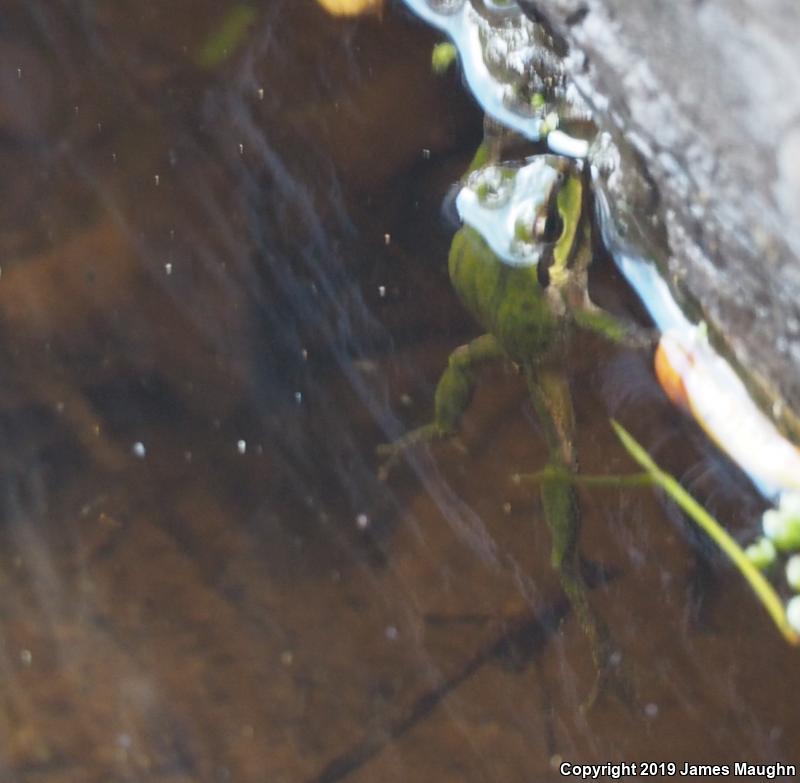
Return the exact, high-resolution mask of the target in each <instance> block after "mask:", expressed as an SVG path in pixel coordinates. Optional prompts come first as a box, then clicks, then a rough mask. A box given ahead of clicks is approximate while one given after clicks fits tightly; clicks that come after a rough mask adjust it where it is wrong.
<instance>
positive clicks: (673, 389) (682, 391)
mask: <svg viewBox="0 0 800 783" xmlns="http://www.w3.org/2000/svg"><path fill="white" fill-rule="evenodd" d="M686 361H687V362H691V358H690V357H689V356H688V355H687V356H686ZM653 363H654V365H655V370H656V377H657V378H658V382H659V383H660V384H661V388H662V389H663V390H664V393H665V394H666V395H667V397H669V398H670V400H672V402H673V403H674V404H675V405H677V406H678V407H680V408H683V410H685V411H687V412H691V406H690V404H689V395H688V393H687V392H686V386H684V384H683V368H680V367H675V366H674V365H673V364H672V363H671V362H670V357H669V355H668V354H667V351H666V349H665V348H664V344H663V341H659V343H658V348H657V349H656V355H655V358H654V359H653Z"/></svg>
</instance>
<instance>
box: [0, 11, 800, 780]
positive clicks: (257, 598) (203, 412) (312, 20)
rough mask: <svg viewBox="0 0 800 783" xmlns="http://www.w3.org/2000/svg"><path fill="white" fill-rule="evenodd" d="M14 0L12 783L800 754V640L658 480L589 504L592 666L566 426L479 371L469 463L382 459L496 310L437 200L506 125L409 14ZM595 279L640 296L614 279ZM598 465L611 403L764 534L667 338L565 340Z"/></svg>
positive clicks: (1, 538) (305, 776)
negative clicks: (550, 436) (547, 450)
mask: <svg viewBox="0 0 800 783" xmlns="http://www.w3.org/2000/svg"><path fill="white" fill-rule="evenodd" d="M254 7H255V9H256V11H257V17H256V19H255V22H254V24H253V26H252V27H251V29H250V32H249V33H248V35H247V36H246V37H245V39H244V41H243V42H242V43H241V45H239V46H238V47H235V49H234V50H233V51H231V52H230V56H228V57H227V58H226V59H224V60H223V62H222V63H221V64H219V65H215V66H214V67H207V66H203V65H202V64H201V62H202V59H203V58H202V56H201V55H200V54H199V53H201V52H203V51H205V50H204V47H205V46H206V44H207V42H208V41H209V39H212V38H213V37H214V35H215V33H216V32H217V31H218V29H219V27H220V24H221V21H222V19H223V17H224V16H225V13H226V11H227V10H229V9H227V8H224V7H222V4H220V3H218V2H212V1H211V0H203V1H202V2H199V1H198V0H193V2H188V0H178V1H176V2H172V3H168V4H167V3H162V4H157V5H148V4H144V6H143V4H141V3H137V2H133V1H132V0H125V1H124V2H117V3H112V4H96V5H95V4H90V3H62V2H41V1H40V2H34V3H27V2H26V3H21V2H19V3H18V2H13V1H12V0H9V2H7V3H6V4H5V6H4V8H3V10H2V11H0V106H1V107H2V108H0V165H2V171H3V177H2V182H1V183H0V187H2V189H3V193H2V199H0V221H2V224H1V226H0V264H1V265H2V277H1V278H0V334H2V341H1V342H0V350H1V351H2V360H3V379H2V397H1V398H0V400H1V401H2V407H0V430H1V431H2V436H3V440H2V451H0V457H2V465H3V471H2V495H1V496H0V497H2V528H1V529H0V583H1V584H2V588H3V589H2V591H0V618H2V625H1V626H0V633H1V634H2V635H0V665H1V666H2V675H3V688H2V691H0V697H1V699H2V700H1V701H0V779H2V780H3V781H5V780H8V781H42V782H46V783H55V782H56V781H59V782H61V781H65V782H66V781H88V782H91V781H112V780H113V781H117V780H119V781H128V780H130V781H150V780H153V781H173V782H175V783H177V781H245V782H247V781H270V783H277V782H278V781H286V782H288V783H294V782H295V781H334V780H342V779H348V780H352V781H383V782H384V783H386V782H387V781H407V780H418V781H437V783H440V782H441V781H450V780H452V781H504V782H505V781H534V780H544V779H547V778H548V776H549V775H551V773H550V769H551V765H552V764H553V761H554V759H557V758H558V757H561V758H563V759H565V760H568V761H573V762H603V761H610V760H619V761H622V760H624V761H633V760H655V761H674V762H676V763H678V764H679V765H680V764H682V762H683V761H695V762H714V761H717V762H731V761H733V760H747V761H752V762H762V763H763V762H777V761H783V762H794V763H797V762H798V761H800V749H798V746H797V741H796V736H797V732H798V729H800V717H798V712H797V709H796V707H797V705H796V696H795V694H796V693H797V691H798V686H800V665H799V662H798V658H797V654H796V653H794V652H792V651H790V650H788V649H787V648H786V647H785V646H784V644H783V642H782V641H781V639H780V638H779V636H778V635H777V633H776V632H775V631H774V630H773V629H772V627H771V626H770V624H769V621H768V620H767V618H766V616H765V615H764V614H763V612H762V611H761V610H760V608H759V607H758V606H757V605H756V603H755V601H754V600H753V599H752V597H751V596H750V595H749V593H748V590H747V588H746V587H745V586H744V585H743V584H742V582H741V580H740V579H739V577H738V576H737V574H735V573H733V572H732V571H731V569H730V568H729V567H728V566H727V565H726V563H725V562H724V561H722V560H721V559H720V558H719V557H718V556H717V555H716V554H715V553H714V551H713V550H712V549H711V548H710V547H709V546H708V545H706V544H704V543H703V542H702V541H700V540H699V538H698V537H697V536H696V535H695V534H694V533H693V532H692V530H691V529H690V528H689V526H688V525H687V524H686V523H684V522H683V520H682V519H681V517H680V515H679V514H677V512H675V511H674V509H672V508H671V507H669V506H668V505H666V504H665V503H664V502H663V501H662V500H661V499H660V498H659V497H658V496H656V495H654V494H653V493H652V492H651V491H638V492H637V491H630V490H629V491H625V492H621V491H617V490H593V491H591V492H584V493H583V495H582V498H583V503H584V516H585V529H584V534H583V549H584V552H585V554H586V556H587V557H588V558H590V559H591V560H592V561H594V562H597V563H601V564H603V565H605V566H606V567H607V568H608V571H609V574H610V576H609V578H608V580H606V581H604V582H603V584H602V585H600V586H598V587H597V588H596V589H595V590H594V592H593V596H592V599H593V601H594V603H595V605H596V606H597V608H598V609H599V610H600V611H602V612H603V614H604V616H605V617H606V619H607V621H608V622H609V624H610V626H611V627H612V629H613V632H614V634H615V636H616V638H617V640H618V642H619V644H620V647H621V649H622V650H623V651H624V655H625V659H626V660H627V662H628V663H629V665H630V666H631V668H632V670H633V671H634V674H635V677H636V680H637V686H638V703H637V705H636V706H635V707H634V708H627V707H625V706H624V705H621V704H619V703H618V702H616V701H615V700H614V699H612V698H603V699H601V700H600V702H599V703H598V704H597V705H596V707H595V708H594V709H593V710H592V711H591V712H590V713H589V714H588V715H587V716H583V715H582V714H581V713H580V711H579V706H580V704H581V703H582V701H583V700H584V698H585V697H586V695H587V693H588V692H589V690H590V689H591V686H592V683H593V679H594V671H593V665H592V662H591V658H590V656H589V651H588V649H587V645H586V642H585V639H584V637H583V635H582V633H581V632H580V629H579V628H578V627H577V624H576V623H575V622H574V620H573V619H572V618H571V617H570V615H569V613H568V609H567V607H566V604H565V602H564V599H563V597H562V594H561V592H560V590H559V587H558V582H557V579H556V577H555V576H554V574H553V573H552V571H551V569H550V566H549V542H548V536H547V532H546V530H545V529H544V528H545V526H544V524H543V521H542V520H541V518H540V509H539V506H538V499H537V495H536V492H535V491H533V490H530V489H520V488H517V487H515V486H513V485H512V483H511V481H510V475H511V474H512V473H514V472H517V471H530V470H534V469H536V468H538V467H541V465H542V462H543V454H544V446H543V443H542V441H541V439H540V437H539V434H538V432H537V428H536V425H535V422H534V417H533V416H532V414H531V412H530V410H529V406H528V404H527V403H526V400H525V395H524V390H523V388H522V384H521V383H520V380H519V378H517V377H515V376H514V375H513V373H511V372H508V371H503V370H502V369H500V370H497V371H494V372H490V373H487V374H486V375H485V378H484V383H483V384H482V386H481V388H480V390H479V392H478V394H477V398H476V400H475V404H474V406H473V408H472V409H471V411H470V413H469V416H468V417H467V421H466V430H465V436H464V439H465V441H466V444H467V446H468V448H469V454H468V455H467V456H465V455H464V454H462V453H460V452H459V451H457V450H455V449H453V448H451V447H448V446H446V445H442V446H437V447H435V448H432V449H431V450H429V451H425V450H424V449H423V450H421V451H420V452H419V453H417V454H415V455H411V457H410V463H409V465H408V466H405V467H403V468H401V469H399V470H397V471H396V472H395V473H394V474H393V475H392V476H391V478H390V480H389V481H388V482H387V483H381V482H379V481H378V480H377V478H376V467H377V464H376V459H375V457H374V448H375V446H376V444H378V443H381V442H384V441H386V440H387V439H390V438H391V437H394V436H396V435H397V434H399V433H400V432H402V431H404V430H405V429H406V428H407V427H409V426H412V425H414V424H416V423H420V422H422V421H424V420H426V419H427V418H428V417H429V416H430V413H431V404H432V403H431V401H432V394H433V386H434V384H435V381H436V378H437V376H438V373H439V371H440V369H441V367H442V366H443V363H444V362H445V361H446V357H447V355H448V353H449V351H450V350H451V349H452V348H453V347H454V346H455V345H457V344H458V343H459V342H462V341H463V340H464V339H465V338H468V337H470V336H472V335H474V334H475V327H474V325H473V324H472V323H471V322H470V321H469V319H468V318H467V316H466V315H465V314H464V313H463V311H462V309H461V308H460V306H459V304H458V302H457V301H456V299H455V297H454V295H453V294H452V292H451V291H450V288H449V284H448V281H447V275H446V269H445V262H444V261H445V257H446V252H447V246H448V243H449V236H450V233H451V231H452V227H451V226H450V225H449V224H448V222H447V220H446V219H445V217H443V215H442V213H441V212H440V205H441V204H442V201H443V199H444V197H445V195H446V193H447V190H448V188H449V187H450V185H451V184H452V183H453V182H455V181H456V180H457V179H458V177H459V176H460V174H461V172H462V171H463V170H464V168H465V165H466V162H467V161H468V159H469V158H470V157H471V155H472V152H473V151H474V148H475V146H476V144H477V142H478V140H479V138H480V134H481V119H480V116H479V114H478V112H477V110H476V109H475V108H474V107H473V106H472V104H471V103H470V102H469V100H468V99H467V98H466V97H465V94H464V91H463V90H462V89H461V87H460V85H459V83H458V78H457V76H455V75H451V76H450V77H448V78H444V79H436V78H434V77H432V76H431V75H430V73H429V57H430V47H431V44H432V41H433V39H432V37H431V35H430V34H429V32H428V31H426V30H425V29H423V28H422V27H421V26H419V25H417V24H416V23H415V22H413V20H411V19H410V18H409V17H408V16H406V15H404V14H403V13H401V12H400V10H399V9H398V8H392V9H390V11H389V12H388V13H387V14H386V15H385V16H384V17H383V19H379V18H375V17H373V18H368V19H363V20H360V21H358V22H342V21H335V20H333V19H331V18H330V17H328V16H326V15H325V14H324V13H323V12H322V11H320V10H319V9H318V8H317V7H316V6H315V5H314V4H313V3H311V2H299V1H297V0H295V1H294V2H289V1H288V0H287V2H280V1H279V0H274V1H273V2H269V3H262V4H258V5H256V6H254ZM595 275H596V280H595V285H596V291H597V294H596V296H597V298H598V299H599V300H601V301H604V302H605V303H607V304H609V305H611V306H614V307H616V308H617V310H619V311H625V310H626V309H627V310H631V308H632V304H631V301H632V300H631V298H630V297H629V296H628V295H627V294H626V292H624V291H623V290H622V289H621V286H620V283H619V281H618V280H617V279H616V278H615V276H614V274H613V272H612V271H611V270H610V269H609V268H608V266H607V265H606V266H605V267H603V266H602V264H601V266H599V267H598V269H597V270H596V272H595ZM568 361H569V366H570V368H571V370H572V374H573V381H574V385H575V389H576V407H577V412H578V417H579V424H580V444H579V446H580V453H581V461H582V467H583V468H584V469H585V470H586V471H587V472H591V473H599V472H608V471H623V470H627V469H629V468H630V467H631V466H630V463H629V462H628V460H627V459H626V457H625V456H624V454H623V452H622V451H621V449H620V447H619V446H618V445H617V442H616V440H615V439H614V437H613V435H612V433H611V431H610V429H609V427H608V417H609V415H612V414H613V415H615V416H617V417H619V418H620V419H621V420H623V421H624V422H625V423H626V425H628V426H630V427H631V428H632V429H633V430H634V431H635V432H636V433H637V435H638V436H639V437H641V438H642V440H643V441H644V442H645V443H646V444H647V445H648V446H649V447H651V448H652V449H653V450H654V452H655V453H656V454H657V456H658V458H659V459H660V461H662V462H663V463H664V464H665V466H667V467H668V468H671V469H673V470H675V471H677V472H678V473H680V474H681V475H683V476H684V478H685V482H686V484H687V485H688V486H689V487H690V488H691V489H693V490H694V491H695V492H696V493H697V494H698V495H699V496H700V497H701V498H702V499H703V500H704V501H705V502H707V503H708V504H710V506H711V507H712V509H713V510H715V511H717V512H718V513H719V514H720V516H722V518H724V519H725V520H726V521H728V522H729V526H730V528H731V529H732V530H734V531H735V532H736V533H737V534H738V535H739V536H740V537H742V538H748V537H750V536H751V535H752V533H753V531H754V529H755V527H756V524H757V513H758V511H759V508H760V506H759V501H758V499H757V498H756V497H755V495H754V493H752V492H751V491H750V490H749V489H748V488H747V486H746V485H744V484H743V483H742V480H741V478H740V477H739V476H738V475H737V474H736V473H735V471H734V470H733V469H732V468H731V467H730V466H728V465H726V464H724V463H723V462H722V461H721V460H720V458H719V457H717V456H715V455H714V454H713V452H712V450H711V449H710V447H708V446H707V445H705V444H704V442H703V440H702V438H701V437H700V436H699V435H698V434H697V432H696V430H695V429H694V428H693V426H692V425H690V424H689V423H688V422H685V421H683V420H682V419H681V418H680V416H679V415H678V414H676V413H675V412H674V411H673V410H672V409H671V408H670V407H669V406H668V405H667V404H666V403H665V402H664V400H663V398H662V396H661V394H660V392H659V391H658V390H657V388H656V387H655V385H654V382H653V380H652V379H651V377H650V371H649V366H648V359H647V357H645V356H640V355H637V354H635V353H632V352H621V353H620V352H617V351H616V350H612V349H609V348H607V347H605V346H603V345H601V344H599V343H597V342H591V341H589V340H584V341H583V342H581V343H580V344H578V345H576V347H575V351H574V352H573V354H572V355H571V356H570V357H569V359H568Z"/></svg>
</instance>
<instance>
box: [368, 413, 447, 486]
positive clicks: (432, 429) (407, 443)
mask: <svg viewBox="0 0 800 783" xmlns="http://www.w3.org/2000/svg"><path fill="white" fill-rule="evenodd" d="M441 437H442V432H441V430H440V428H439V427H438V426H437V425H436V424H426V425H425V426H424V427H418V428H417V429H415V430H411V432H407V433H406V434H405V435H403V436H402V437H400V438H398V439H397V440H395V441H392V442H391V443H381V444H380V445H379V446H378V447H377V448H376V449H375V453H376V454H377V456H378V457H380V458H381V460H382V462H381V464H380V466H379V468H378V478H379V479H380V480H381V481H385V480H386V479H387V478H388V477H389V473H391V471H392V470H393V469H394V468H395V467H396V465H397V463H398V462H400V459H401V458H402V457H403V455H404V454H405V453H406V451H408V449H410V448H413V447H414V446H416V445H417V444H419V443H427V442H430V441H432V440H435V439H437V438H441Z"/></svg>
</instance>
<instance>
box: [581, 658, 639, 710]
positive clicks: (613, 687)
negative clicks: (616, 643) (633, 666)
mask: <svg viewBox="0 0 800 783" xmlns="http://www.w3.org/2000/svg"><path fill="white" fill-rule="evenodd" d="M606 694H608V695H610V696H613V697H614V698H615V699H616V700H617V701H618V702H620V703H621V704H623V705H624V706H625V707H628V708H632V707H633V706H634V705H635V704H636V688H635V686H634V683H633V679H632V678H631V673H630V672H629V671H628V670H627V668H626V667H625V666H623V665H622V660H621V656H620V655H619V653H612V654H611V655H610V656H609V658H608V660H607V661H606V662H605V663H604V664H603V665H602V666H601V667H600V668H599V669H598V671H597V675H596V676H595V680H594V685H592V689H591V690H590V691H589V694H588V696H587V697H586V699H585V700H584V702H583V704H581V707H580V709H581V712H582V713H583V714H584V715H585V714H586V713H588V712H589V711H590V710H591V709H592V707H594V705H595V704H596V703H597V701H598V699H600V697H601V696H604V695H606Z"/></svg>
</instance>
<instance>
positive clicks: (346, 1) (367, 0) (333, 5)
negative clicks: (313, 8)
mask: <svg viewBox="0 0 800 783" xmlns="http://www.w3.org/2000/svg"><path fill="white" fill-rule="evenodd" d="M317 2H318V3H319V4H320V5H321V6H322V7H323V8H324V9H325V10H326V11H327V12H328V13H329V14H333V15H334V16H358V15H359V14H369V13H372V14H376V13H379V12H380V10H381V8H382V7H383V0H317Z"/></svg>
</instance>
